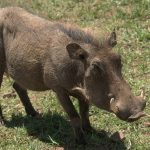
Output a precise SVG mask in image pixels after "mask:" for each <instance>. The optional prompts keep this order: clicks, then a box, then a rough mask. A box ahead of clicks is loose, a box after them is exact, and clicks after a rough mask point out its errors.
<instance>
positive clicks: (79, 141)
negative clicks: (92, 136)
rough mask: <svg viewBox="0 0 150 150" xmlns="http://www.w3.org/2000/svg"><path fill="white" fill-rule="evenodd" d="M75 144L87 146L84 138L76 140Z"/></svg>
mask: <svg viewBox="0 0 150 150" xmlns="http://www.w3.org/2000/svg"><path fill="white" fill-rule="evenodd" d="M75 142H76V144H77V145H86V144H87V143H86V141H85V138H84V136H83V137H82V138H80V139H79V138H76V140H75Z"/></svg>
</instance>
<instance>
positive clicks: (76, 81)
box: [0, 7, 145, 143]
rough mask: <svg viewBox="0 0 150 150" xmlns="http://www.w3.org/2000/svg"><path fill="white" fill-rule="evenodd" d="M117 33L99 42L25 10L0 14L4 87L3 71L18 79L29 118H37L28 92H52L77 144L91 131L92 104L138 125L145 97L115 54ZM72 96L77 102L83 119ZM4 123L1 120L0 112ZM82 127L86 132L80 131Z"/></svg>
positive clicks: (0, 64) (0, 66) (6, 10)
mask: <svg viewBox="0 0 150 150" xmlns="http://www.w3.org/2000/svg"><path fill="white" fill-rule="evenodd" d="M116 44H117V41H116V33H115V32H112V33H111V34H110V36H109V37H108V38H104V40H103V41H99V40H98V39H97V38H95V37H93V36H92V35H91V34H89V33H87V32H85V31H83V30H81V29H79V28H77V27H74V26H70V25H65V24H62V23H58V22H51V21H47V20H45V19H42V18H40V17H38V16H35V15H33V14H30V13H28V12H26V11H25V10H23V9H21V8H13V7H9V8H3V9H0V85H1V83H2V78H3V74H4V72H6V73H7V74H8V75H9V76H11V77H12V79H13V80H14V84H13V87H14V89H15V90H16V92H17V93H18V95H19V97H20V99H21V101H22V103H23V105H24V106H25V110H26V112H27V114H28V115H32V116H35V115H36V114H37V112H36V111H35V110H34V108H33V106H32V104H31V103H30V100H29V97H28V95H27V90H34V91H44V90H50V89H52V90H53V91H54V92H55V93H56V95H57V97H58V99H59V101H60V103H61V105H62V106H63V108H64V110H65V111H66V113H67V114H68V116H69V118H70V120H71V124H72V126H73V127H74V130H75V133H76V140H77V142H78V143H83V142H84V138H83V133H82V129H84V130H89V129H91V126H90V122H89V117H88V110H89V103H93V104H94V105H96V106H97V107H99V108H101V109H105V110H107V111H109V112H114V113H115V114H116V115H117V116H118V117H119V118H120V119H122V120H126V121H134V120H137V119H138V118H140V117H141V116H143V115H144V114H143V112H142V111H143V109H144V107H145V100H144V98H143V96H140V97H136V96H134V95H133V94H132V92H131V89H130V87H129V85H128V84H127V82H126V81H125V80H124V79H123V76H122V73H121V69H122V64H121V57H120V55H118V54H117V53H115V52H113V51H112V47H114V46H115V45H116ZM69 96H74V97H76V98H78V100H79V109H80V115H79V114H78V113H77V111H76V110H75V108H74V106H73V104H72V102H71V100H70V98H69ZM0 115H1V120H2V119H3V116H2V111H1V109H0ZM81 128H82V129H81Z"/></svg>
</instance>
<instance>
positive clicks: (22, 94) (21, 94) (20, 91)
mask: <svg viewBox="0 0 150 150" xmlns="http://www.w3.org/2000/svg"><path fill="white" fill-rule="evenodd" d="M13 88H14V89H15V91H16V92H17V94H18V96H19V98H20V100H21V102H22V104H23V105H24V107H25V111H26V113H27V115H30V116H33V117H34V116H37V115H38V112H36V111H35V109H34V108H33V106H32V104H31V102H30V99H29V97H28V94H27V91H26V90H24V89H23V88H21V87H20V86H19V85H18V84H17V83H16V82H15V83H14V84H13Z"/></svg>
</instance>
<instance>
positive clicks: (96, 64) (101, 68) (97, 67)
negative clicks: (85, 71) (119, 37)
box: [92, 62, 105, 73]
mask: <svg viewBox="0 0 150 150" xmlns="http://www.w3.org/2000/svg"><path fill="white" fill-rule="evenodd" d="M92 66H93V68H94V69H95V70H97V71H99V72H101V73H105V69H104V65H103V64H102V63H101V62H93V63H92Z"/></svg>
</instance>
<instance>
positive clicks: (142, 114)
mask: <svg viewBox="0 0 150 150" xmlns="http://www.w3.org/2000/svg"><path fill="white" fill-rule="evenodd" d="M144 116H146V114H145V113H144V112H139V113H137V114H135V115H131V116H130V117H129V118H128V119H127V121H128V122H134V121H136V120H138V119H140V118H141V117H144Z"/></svg>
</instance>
